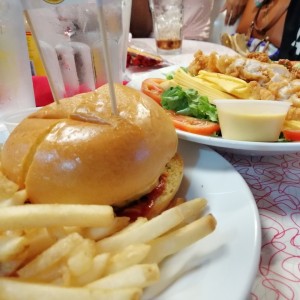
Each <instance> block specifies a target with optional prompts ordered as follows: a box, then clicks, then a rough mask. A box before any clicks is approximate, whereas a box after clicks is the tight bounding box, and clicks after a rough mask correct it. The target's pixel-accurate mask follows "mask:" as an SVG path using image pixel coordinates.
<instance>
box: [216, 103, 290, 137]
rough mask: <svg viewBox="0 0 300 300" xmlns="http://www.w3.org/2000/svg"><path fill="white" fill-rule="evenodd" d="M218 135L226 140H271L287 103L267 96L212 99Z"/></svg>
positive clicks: (286, 110)
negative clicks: (217, 118) (265, 97)
mask: <svg viewBox="0 0 300 300" xmlns="http://www.w3.org/2000/svg"><path fill="white" fill-rule="evenodd" d="M214 104H215V105H216V106H217V110H218V116H219V123H220V127H221V132H222V137H223V138H224V139H229V140H238V141H252V142H275V141H277V140H278V138H279V135H280V132H281V129H282V126H283V123H284V120H285V117H286V114H287V112H288V109H289V107H290V105H291V103H289V102H285V101H271V100H227V99H220V100H214Z"/></svg>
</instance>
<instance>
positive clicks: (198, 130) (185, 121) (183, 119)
mask: <svg viewBox="0 0 300 300" xmlns="http://www.w3.org/2000/svg"><path fill="white" fill-rule="evenodd" d="M166 113H167V114H168V115H169V116H170V117H171V119H172V121H173V124H174V126H175V128H177V129H180V130H183V131H187V132H191V133H195V134H200V135H212V134H214V133H216V132H217V131H219V130H220V125H219V124H217V123H214V122H211V121H208V120H203V119H197V118H194V117H189V116H182V115H178V114H176V113H175V112H174V111H171V110H166Z"/></svg>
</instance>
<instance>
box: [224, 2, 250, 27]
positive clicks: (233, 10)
mask: <svg viewBox="0 0 300 300" xmlns="http://www.w3.org/2000/svg"><path fill="white" fill-rule="evenodd" d="M247 1H254V0H226V1H225V4H224V7H223V10H226V16H225V24H227V25H233V24H234V23H235V22H236V20H237V19H238V18H239V17H240V15H241V14H242V13H243V11H244V9H245V6H246V4H247Z"/></svg>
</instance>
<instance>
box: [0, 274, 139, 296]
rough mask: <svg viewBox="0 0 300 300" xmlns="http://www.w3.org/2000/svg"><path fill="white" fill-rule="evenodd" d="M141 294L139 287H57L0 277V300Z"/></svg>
mask: <svg viewBox="0 0 300 300" xmlns="http://www.w3.org/2000/svg"><path fill="white" fill-rule="evenodd" d="M141 294H142V291H141V289H139V288H130V289H114V290H106V289H88V288H84V287H83V288H82V287H59V286H54V285H49V284H38V283H30V282H22V281H19V280H13V279H6V278H0V296H1V298H0V299H1V300H2V299H3V300H4V299H5V300H24V299H30V300H41V299H42V300H66V299H72V300H107V299H111V300H138V299H140V298H141Z"/></svg>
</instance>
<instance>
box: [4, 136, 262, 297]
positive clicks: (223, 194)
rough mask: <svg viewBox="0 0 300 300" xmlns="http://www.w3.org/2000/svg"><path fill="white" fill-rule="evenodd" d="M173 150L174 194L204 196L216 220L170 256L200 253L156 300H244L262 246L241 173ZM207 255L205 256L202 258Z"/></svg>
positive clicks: (191, 147) (192, 152)
mask: <svg viewBox="0 0 300 300" xmlns="http://www.w3.org/2000/svg"><path fill="white" fill-rule="evenodd" d="M3 142H4V139H2V140H1V139H0V143H3ZM178 152H179V153H180V154H181V155H182V157H183V160H184V164H185V168H184V177H183V182H182V185H181V188H180V190H179V191H178V196H181V197H185V198H187V199H193V198H195V197H205V198H206V199H207V200H208V209H207V210H206V212H205V213H212V214H213V215H214V216H215V218H216V219H217V228H216V230H215V232H214V233H212V234H211V235H209V236H208V237H206V238H204V239H202V240H200V241H199V242H197V243H196V244H194V245H192V246H191V247H190V248H189V249H185V250H184V252H182V253H179V254H177V256H175V262H176V264H179V263H180V262H181V258H183V259H186V258H187V257H186V255H188V253H190V252H189V250H190V249H193V251H196V253H198V254H199V253H201V254H202V253H203V261H202V260H201V263H200V265H199V266H198V267H197V268H195V269H194V270H193V271H191V272H189V273H186V274H185V275H184V276H181V277H180V279H178V280H177V281H175V282H174V283H173V284H172V285H171V286H169V287H168V288H167V289H166V290H165V291H164V292H163V293H162V294H160V295H158V296H156V297H155V299H156V300H171V299H172V300H182V299H205V300H215V299H222V300H241V299H245V298H246V297H247V296H248V295H249V292H250V289H251V286H252V284H253V281H254V278H255V275H256V272H257V267H258V262H259V257H260V248H261V228H260V220H259V214H258V210H257V206H256V203H255V200H254V198H253V195H252V193H251V191H250V189H249V187H248V186H247V184H246V182H245V181H244V180H243V178H242V177H241V175H240V174H239V173H238V172H237V171H236V170H235V169H234V168H233V167H232V166H231V165H230V163H229V162H227V161H226V160H225V159H224V158H223V157H222V156H220V155H219V154H217V153H216V152H215V151H213V150H212V149H210V148H208V147H206V146H200V147H199V145H198V144H196V143H190V142H187V141H184V140H180V141H179V148H178ZM215 248H216V249H215ZM209 249H215V250H214V251H212V252H211V251H209ZM207 252H208V253H209V255H204V254H205V253H207ZM194 253H195V252H194Z"/></svg>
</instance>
